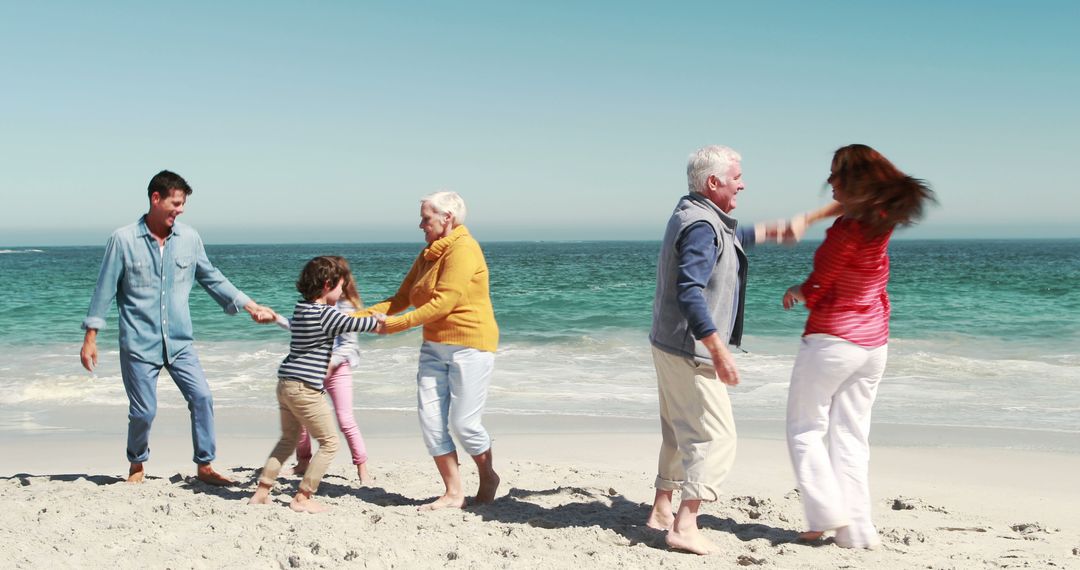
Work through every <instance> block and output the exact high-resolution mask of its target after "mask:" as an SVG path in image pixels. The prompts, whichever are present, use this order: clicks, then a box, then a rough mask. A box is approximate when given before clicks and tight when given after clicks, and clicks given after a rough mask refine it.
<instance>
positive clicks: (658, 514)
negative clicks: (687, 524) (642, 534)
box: [645, 507, 675, 530]
mask: <svg viewBox="0 0 1080 570" xmlns="http://www.w3.org/2000/svg"><path fill="white" fill-rule="evenodd" d="M673 524H675V515H674V514H672V513H671V511H667V512H662V511H658V510H656V508H655V507H654V508H653V510H652V512H650V513H649V520H647V521H645V526H647V527H649V528H651V529H654V530H671V525H673Z"/></svg>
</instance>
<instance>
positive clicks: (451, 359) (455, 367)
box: [367, 192, 499, 510]
mask: <svg viewBox="0 0 1080 570" xmlns="http://www.w3.org/2000/svg"><path fill="white" fill-rule="evenodd" d="M465 213H466V210H465V201H464V200H462V199H461V196H459V195H458V194H457V193H456V192H436V193H434V194H431V195H428V196H425V197H424V198H422V199H421V201H420V229H421V230H423V231H424V240H425V241H427V247H426V248H425V249H424V250H423V251H422V252H420V255H419V256H417V258H416V261H415V262H413V265H412V268H411V269H409V273H408V274H407V275H406V276H405V279H404V280H403V281H402V282H401V287H399V288H398V291H397V293H396V294H394V296H393V297H390V298H389V299H386V300H385V301H383V302H381V303H378V304H376V305H373V306H371V307H368V309H367V312H377V313H386V315H387V319H386V333H387V334H391V333H396V332H401V331H404V330H408V329H410V328H413V327H416V326H423V327H424V343H423V345H421V347H420V371H419V372H418V373H417V375H416V384H417V386H416V402H417V412H418V415H419V417H420V429H421V431H422V432H423V437H424V444H425V445H426V446H427V448H428V452H429V453H430V454H431V456H432V457H433V458H434V459H435V466H436V467H438V469H439V475H440V476H441V477H442V480H443V483H444V485H445V487H446V491H445V493H444V494H443V495H442V496H441V497H439V498H438V499H436V500H434V501H432V502H431V503H428V504H426V505H424V506H422V507H420V509H421V510H435V509H443V508H461V507H463V506H465V494H464V492H463V491H462V485H461V476H460V474H459V471H458V458H457V449H456V447H455V446H454V440H453V438H452V437H451V433H452V434H453V436H454V437H456V438H457V440H458V442H459V443H460V444H461V446H462V447H463V448H464V449H465V451H466V452H467V453H468V454H469V455H471V456H472V458H473V460H474V461H475V462H476V467H477V470H478V471H479V473H480V488H479V489H478V490H477V492H476V502H477V503H490V502H492V501H493V500H494V499H495V492H496V490H497V489H498V487H499V476H498V475H497V474H496V473H495V469H494V468H493V466H492V459H491V437H490V436H489V435H488V432H487V430H486V429H484V426H483V424H482V423H481V416H482V415H483V412H484V405H485V403H486V401H487V392H488V385H489V384H490V382H491V374H492V371H493V370H494V365H495V349H496V348H497V346H498V343H499V327H498V325H497V324H496V323H495V312H494V311H493V310H492V307H491V297H490V295H489V293H488V268H487V263H486V262H485V261H484V253H483V251H481V250H480V245H479V244H478V243H476V240H475V239H473V237H472V236H471V235H470V234H469V230H468V228H466V227H465V225H464V222H465ZM409 307H413V308H414V310H413V311H409V312H404V311H405V310H406V309H408V308H409Z"/></svg>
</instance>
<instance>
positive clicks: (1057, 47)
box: [0, 0, 1080, 246]
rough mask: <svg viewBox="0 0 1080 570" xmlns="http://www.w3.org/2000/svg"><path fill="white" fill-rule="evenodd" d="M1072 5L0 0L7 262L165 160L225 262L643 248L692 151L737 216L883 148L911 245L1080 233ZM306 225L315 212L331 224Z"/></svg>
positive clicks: (807, 201)
mask: <svg viewBox="0 0 1080 570" xmlns="http://www.w3.org/2000/svg"><path fill="white" fill-rule="evenodd" d="M1077 22H1080V2H1072V1H1061V2H1045V1H1037V0H1036V1H1030V2H1023V3H1021V2H1013V1H1010V2H1001V1H978V2H976V1H971V2H961V1H955V2H940V1H935V2H924V1H906V2H887V3H886V2H856V1H852V2H827V1H823V2H740V3H738V4H734V3H728V2H700V3H696V2H684V3H677V2H667V3H660V2H649V3H637V2H625V1H621V2H589V3H585V2H577V1H566V2H563V1H546V2H534V3H529V4H526V3H523V2H468V1H462V2H431V3H423V2H420V3H413V2H401V3H397V2H386V3H368V2H249V3H243V2H206V3H203V2H184V3H168V4H163V3H150V2H124V3H115V2H49V1H42V2H4V3H3V4H0V81H2V88H0V201H2V206H0V245H4V246H12V245H54V244H101V243H104V240H105V238H106V236H107V235H108V233H109V232H110V231H111V230H112V229H113V228H115V227H118V226H121V225H123V224H126V223H129V222H131V221H134V220H135V219H136V218H137V217H138V216H139V215H140V214H141V213H142V212H144V211H145V210H146V198H145V187H146V183H147V181H148V180H149V178H150V177H151V176H152V175H153V174H154V173H155V172H157V171H158V170H160V169H162V168H168V169H171V170H175V171H177V172H179V173H180V174H181V175H183V176H184V177H185V178H187V180H188V181H189V182H190V183H191V185H192V186H193V187H194V189H195V194H194V195H193V196H192V197H191V199H190V201H189V203H188V209H187V212H186V213H185V214H184V218H183V219H184V220H185V221H187V222H188V223H190V224H192V225H194V226H196V227H197V228H199V229H200V231H201V232H202V233H203V236H204V238H205V239H206V241H207V242H209V243H249V242H292V241H304V242H310V241H316V242H335V241H349V242H364V241H417V242H419V241H420V240H421V234H420V233H419V231H418V230H417V229H416V227H415V226H416V223H417V221H418V213H417V210H418V202H417V199H418V198H419V197H420V196H422V195H424V194H426V193H429V192H431V191H434V190H436V189H441V188H449V189H453V190H456V191H458V192H460V193H461V194H462V195H463V196H464V197H465V199H466V201H467V203H468V205H469V207H470V219H469V220H468V224H469V226H470V227H471V228H472V229H473V232H474V233H475V234H477V235H478V236H479V237H480V239H481V240H485V239H486V240H505V239H550V240H559V239H656V238H659V236H660V234H661V232H662V229H663V224H664V220H665V219H666V217H667V215H668V214H669V213H670V210H671V208H672V206H673V205H674V203H675V201H676V200H677V198H678V196H679V195H680V194H681V193H683V192H684V191H685V173H684V168H685V166H684V165H685V161H686V157H687V155H688V154H689V153H690V152H691V151H692V150H694V149H695V148H697V147H699V146H702V145H705V144H712V143H717V144H727V145H730V146H732V147H734V148H735V149H737V150H738V151H740V152H741V153H742V154H743V158H744V160H743V170H744V176H745V180H746V183H747V189H746V191H745V192H744V193H743V194H742V195H741V196H740V200H739V207H738V209H737V210H735V214H736V216H737V217H739V218H740V219H741V220H744V221H747V222H749V221H753V220H757V219H763V218H776V217H781V216H785V215H787V214H790V213H792V212H795V211H799V210H803V209H808V208H811V207H814V206H816V205H819V204H821V203H823V202H824V200H825V194H824V192H823V190H822V182H823V179H824V177H825V176H826V174H827V172H828V166H829V158H830V156H831V153H832V151H833V150H834V149H835V148H837V147H839V146H841V145H844V144H848V143H852V142H861V143H866V144H870V145H872V146H874V147H876V148H878V149H879V150H881V151H882V152H883V153H885V154H886V156H888V157H890V158H891V159H893V161H894V162H895V163H896V164H897V165H898V166H900V167H901V168H902V169H904V170H906V171H908V172H909V173H911V174H913V175H915V176H919V177H922V178H926V179H928V180H929V181H930V182H931V183H932V184H933V185H934V187H935V188H936V190H937V191H938V193H939V197H940V201H941V206H940V207H938V208H935V209H933V210H931V212H930V216H929V218H928V219H927V221H926V222H925V223H924V224H923V225H921V226H920V227H918V228H915V229H913V230H909V231H908V232H907V233H906V234H904V235H906V236H907V237H1018V236H1028V235H1034V236H1069V237H1075V236H1080V223H1078V221H1080V214H1078V212H1077V210H1078V209H1080V174H1078V172H1080V170H1078V168H1077V167H1076V163H1077V162H1078V160H1080V142H1078V136H1080V104H1078V103H1077V101H1078V94H1080V34H1077V33H1076V25H1077ZM317 220H318V221H317Z"/></svg>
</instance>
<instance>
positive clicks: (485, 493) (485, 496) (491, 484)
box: [476, 471, 502, 505]
mask: <svg viewBox="0 0 1080 570" xmlns="http://www.w3.org/2000/svg"><path fill="white" fill-rule="evenodd" d="M500 481H502V479H500V478H499V474H498V473H496V472H494V471H492V472H491V474H490V475H488V476H487V477H480V487H479V488H478V489H477V490H476V503H477V504H479V505H487V504H490V503H494V502H495V492H496V491H498V490H499V482H500Z"/></svg>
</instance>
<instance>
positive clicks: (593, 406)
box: [0, 239, 1080, 451]
mask: <svg viewBox="0 0 1080 570" xmlns="http://www.w3.org/2000/svg"><path fill="white" fill-rule="evenodd" d="M816 245H817V244H816V243H812V242H807V243H803V244H800V245H799V246H797V247H793V248H784V247H769V246H766V247H759V248H756V249H754V250H752V251H751V253H750V277H749V290H748V294H747V319H746V323H747V324H746V330H747V335H746V338H745V339H744V343H743V346H742V348H743V350H744V351H745V352H740V353H739V355H738V360H739V366H740V369H741V373H742V378H743V381H742V384H741V385H740V386H738V387H737V388H734V389H732V391H731V393H732V400H733V403H734V407H735V410H736V417H737V419H738V420H739V421H746V422H755V421H761V422H766V423H767V422H778V421H780V420H782V419H783V416H784V408H785V401H786V394H787V383H788V378H789V375H790V371H791V365H792V362H793V360H794V356H795V353H796V351H797V350H798V345H799V337H800V334H801V332H802V326H803V322H804V319H805V311H804V310H803V309H802V308H798V309H796V310H793V311H789V312H786V311H784V310H782V309H781V307H780V298H781V295H782V293H783V291H784V290H785V289H786V288H787V287H788V286H790V285H792V284H795V283H798V282H800V281H801V280H802V279H803V278H804V277H805V276H806V274H807V273H808V272H809V270H810V266H811V261H812V256H813V252H814V248H815V247H816ZM483 247H484V252H485V254H486V256H487V260H488V265H489V267H490V269H491V289H492V299H493V303H494V306H495V313H496V317H497V319H498V322H499V325H500V329H501V332H502V342H501V345H500V348H499V352H498V356H497V359H496V373H495V377H494V381H493V385H492V388H491V392H490V396H489V402H488V409H489V411H491V412H501V413H509V414H531V415H540V414H559V415H578V416H614V417H628V418H655V417H657V398H656V386H655V383H656V378H655V373H654V371H653V368H652V361H651V357H650V351H649V344H648V339H647V336H648V330H649V323H650V318H651V311H652V294H653V288H654V280H655V264H656V256H657V254H658V252H659V248H660V245H659V243H658V242H540V243H532V242H497V243H484V244H483ZM420 248H421V244H418V243H408V244H319V245H313V244H304V245H216V246H215V245H211V246H207V253H208V255H209V256H210V258H211V260H212V261H213V262H214V263H215V264H216V265H217V266H218V268H220V269H221V270H222V271H223V272H224V273H225V275H226V276H228V277H229V279H230V280H231V281H232V282H233V283H234V284H236V285H237V286H238V287H240V288H241V289H242V290H243V291H245V292H246V293H248V294H249V295H250V296H251V297H253V298H254V299H255V300H257V301H259V302H261V303H263V304H267V305H270V306H272V307H273V308H275V309H276V310H278V311H279V312H289V311H291V307H292V304H293V303H294V301H295V300H296V293H295V291H294V289H293V282H294V281H295V279H296V277H297V274H298V272H299V270H300V268H301V266H302V265H303V264H304V262H305V261H306V260H308V259H309V258H311V257H312V256H315V255H322V254H337V255H343V256H345V257H346V258H348V259H349V260H350V262H351V263H352V265H353V269H354V272H355V273H356V276H357V280H358V282H359V285H360V292H361V294H362V296H363V297H364V300H365V301H377V300H381V299H382V298H384V297H386V296H388V295H390V294H392V293H393V292H394V291H395V290H396V288H397V286H398V284H399V283H400V281H401V279H402V277H403V276H404V274H405V272H406V271H407V270H408V268H409V265H410V264H411V262H412V260H413V259H414V257H415V256H416V254H417V253H418V252H419V250H420ZM103 251H104V248H103V247H37V248H30V247H20V248H6V249H4V248H0V290H3V291H5V292H6V294H5V295H3V296H0V431H8V432H9V433H11V432H12V431H17V430H28V429H34V423H33V421H32V420H33V418H34V416H35V414H36V413H38V412H40V411H42V410H51V411H52V412H53V413H55V412H56V411H57V410H58V409H59V410H62V409H63V408H65V407H68V406H82V405H93V406H106V407H116V408H117V413H119V414H122V413H123V412H124V410H125V409H126V405H127V401H126V398H125V396H124V391H123V386H122V383H121V380H120V373H119V365H118V358H117V348H116V328H115V327H116V311H115V308H114V309H113V311H112V313H111V316H110V320H109V325H110V326H109V328H107V329H106V330H103V331H102V332H101V335H100V337H99V341H98V346H99V349H100V350H101V364H100V366H99V368H98V370H97V371H96V372H95V373H94V374H93V375H91V374H89V373H87V372H86V371H84V370H83V369H82V367H81V366H80V365H79V358H78V352H79V347H80V344H81V341H82V331H81V330H80V328H79V326H80V323H81V321H82V319H83V317H84V316H85V313H86V307H87V304H88V302H89V299H90V294H91V292H92V290H93V287H94V283H95V281H96V278H97V272H98V266H99V264H100V261H101V256H102V253H103ZM890 254H891V257H892V280H891V282H890V284H889V292H890V295H891V298H892V303H893V319H892V336H891V340H890V344H889V350H890V354H889V365H888V369H887V371H886V374H885V379H884V381H883V384H882V386H881V389H880V392H879V397H878V402H877V404H876V406H875V409H874V414H875V415H874V422H875V425H878V424H891V425H893V426H899V427H900V428H902V427H903V426H911V428H912V429H918V430H920V433H934V431H935V430H937V429H939V428H940V429H941V430H948V429H951V428H963V429H967V428H971V429H982V430H990V432H991V433H992V432H993V430H1008V431H1010V432H1017V431H1020V432H1024V433H1028V434H1029V435H1030V436H1031V437H1030V438H1028V439H1027V441H1029V442H1036V443H1034V444H1031V443H1029V444H1028V446H1030V447H1036V448H1038V447H1040V446H1039V445H1038V443H1037V442H1039V441H1041V439H1042V438H1041V436H1045V440H1046V441H1053V442H1057V443H1054V444H1052V445H1048V446H1047V447H1048V448H1062V447H1063V448H1068V449H1071V450H1074V451H1075V450H1080V287H1078V285H1080V240H1075V239H1074V240H1005V241H989V240H926V241H922V240H894V241H893V243H892V245H891V247H890ZM191 309H192V318H193V321H194V325H195V335H196V338H197V339H198V340H197V344H196V346H197V349H198V351H199V355H200V358H201V360H202V362H203V365H204V367H205V369H206V371H207V375H208V378H209V381H210V384H211V386H212V388H213V390H214V396H215V406H216V408H217V410H218V413H219V414H223V413H228V412H227V410H228V409H229V408H233V407H247V408H265V409H267V410H269V409H272V408H274V407H275V405H276V402H275V399H274V391H273V386H274V383H275V377H274V371H275V370H276V367H277V365H278V363H279V362H280V360H281V358H282V357H283V356H284V355H285V353H286V351H287V344H288V336H287V333H285V332H284V331H282V330H280V329H278V328H277V327H275V326H272V325H270V326H260V325H257V324H255V323H253V322H252V321H251V320H250V319H249V318H248V317H247V315H246V314H242V315H236V316H231V317H230V316H227V315H225V314H224V313H223V312H222V311H221V309H220V308H219V307H218V306H217V305H216V304H214V303H213V301H211V300H210V298H209V296H208V295H206V294H205V292H203V291H202V290H201V289H198V288H196V289H195V290H194V291H193V293H192V297H191ZM420 342H421V337H420V334H419V331H411V332H409V333H405V334H401V335H396V336H391V337H375V336H370V335H363V338H362V340H361V343H362V350H363V357H364V362H363V364H361V365H360V366H359V367H358V368H357V369H356V370H355V371H354V381H355V387H356V407H357V409H358V410H360V411H362V410H365V409H381V410H411V409H414V402H415V396H414V391H415V388H414V386H415V384H414V382H415V371H416V359H417V353H418V346H419V344H420ZM160 406H161V407H162V408H183V407H185V404H184V402H183V399H182V398H181V396H180V394H179V392H178V391H177V390H176V388H175V387H174V386H173V385H172V383H171V382H169V380H168V376H167V375H163V377H162V381H161V385H160ZM1061 442H1066V443H1064V444H1062V443H1061ZM1068 442H1073V444H1069V443H1068Z"/></svg>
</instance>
